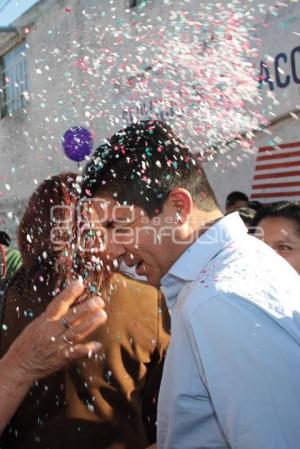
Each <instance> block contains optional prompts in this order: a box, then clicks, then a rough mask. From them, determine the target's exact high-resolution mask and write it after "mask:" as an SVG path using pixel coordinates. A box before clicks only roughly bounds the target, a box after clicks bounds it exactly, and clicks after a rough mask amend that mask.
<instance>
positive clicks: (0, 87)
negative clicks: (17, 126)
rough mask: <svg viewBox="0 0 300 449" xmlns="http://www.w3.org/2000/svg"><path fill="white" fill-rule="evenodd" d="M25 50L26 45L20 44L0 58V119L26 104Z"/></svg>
mask: <svg viewBox="0 0 300 449" xmlns="http://www.w3.org/2000/svg"><path fill="white" fill-rule="evenodd" d="M26 50H27V49H26V44H25V42H22V43H21V44H19V45H17V46H16V47H14V48H13V49H12V50H10V51H9V52H7V53H5V54H4V55H3V56H2V57H1V58H0V118H3V117H5V116H6V115H11V114H12V113H13V112H15V111H17V110H18V109H22V108H24V107H25V106H26V104H27V100H26V94H25V93H26V92H27V90H28V77H27V61H26Z"/></svg>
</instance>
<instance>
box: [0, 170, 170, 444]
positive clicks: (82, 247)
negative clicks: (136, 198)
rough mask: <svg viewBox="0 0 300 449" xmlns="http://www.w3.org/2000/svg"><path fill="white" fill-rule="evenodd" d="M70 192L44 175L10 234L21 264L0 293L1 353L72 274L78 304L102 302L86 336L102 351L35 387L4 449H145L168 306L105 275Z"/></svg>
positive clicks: (151, 291) (150, 437) (153, 292)
mask: <svg viewBox="0 0 300 449" xmlns="http://www.w3.org/2000/svg"><path fill="white" fill-rule="evenodd" d="M78 190H80V186H79V184H78V183H77V177H76V175H75V174H72V173H67V174H63V175H60V176H55V177H52V178H50V179H48V180H46V181H44V182H43V183H42V184H41V186H40V187H39V188H38V189H37V191H36V192H35V193H34V194H33V196H32V198H31V199H30V201H29V204H28V206H27V209H26V211H25V214H24V216H23V218H22V220H21V223H20V227H19V231H18V241H19V248H20V250H21V253H22V258H23V266H22V268H21V270H19V271H18V273H17V274H16V275H15V276H14V278H13V279H12V280H11V282H10V284H9V286H8V287H7V289H6V292H5V311H4V318H3V323H4V325H5V328H4V329H3V330H2V335H1V353H2V354H4V353H5V352H6V351H7V350H8V348H9V347H10V345H11V344H12V343H13V341H14V340H15V338H16V337H17V336H18V335H19V334H20V332H21V331H22V330H23V329H24V328H25V327H26V326H27V325H28V324H29V323H30V322H31V321H32V320H33V318H34V317H35V316H39V315H40V314H42V313H44V310H45V308H46V307H47V304H49V303H50V304H51V302H52V298H53V292H56V291H60V290H61V289H62V288H64V285H65V283H66V280H68V279H71V278H72V277H73V276H75V275H77V276H78V275H81V276H82V277H83V279H84V283H85V291H84V294H83V295H81V299H80V300H81V301H82V298H83V297H84V296H87V295H89V294H92V295H95V294H100V295H101V297H102V299H103V300H104V301H105V303H106V313H107V316H108V319H107V322H106V325H105V326H102V328H101V329H100V328H99V329H98V330H97V331H95V333H94V334H93V340H94V341H97V342H99V343H101V345H102V346H101V351H100V352H99V353H98V354H96V355H95V356H93V357H91V358H90V359H88V358H85V359H83V360H82V362H80V363H77V362H76V361H74V362H73V363H72V364H70V366H69V367H67V368H65V369H63V370H61V371H58V372H57V373H56V374H55V375H52V376H50V377H47V378H45V379H43V380H41V381H39V382H38V383H36V384H34V386H33V387H32V388H31V390H30V391H29V393H28V394H27V395H26V397H25V399H24V401H23V403H22V404H21V406H20V407H19V410H18V412H17V413H16V414H15V416H14V417H13V419H12V420H11V422H10V424H9V426H7V428H6V430H5V432H4V435H3V442H4V443H5V445H6V447H7V448H13V449H32V448H34V447H35V446H39V447H40V446H43V447H47V448H48V449H49V448H51V449H52V448H53V449H62V448H63V449H83V448H86V447H87V446H90V447H97V448H98V449H104V448H105V449H106V448H111V449H144V448H145V446H146V445H147V444H149V443H151V442H153V441H155V432H156V407H157V395H158V389H159V385H160V378H161V373H162V367H163V362H164V356H165V353H166V349H167V345H168V341H169V314H168V310H167V308H166V306H165V304H164V301H163V297H162V295H161V294H160V292H159V291H158V290H157V289H155V288H153V287H150V286H148V285H147V284H145V283H141V282H137V281H135V280H133V279H129V278H127V277H125V276H123V275H121V274H119V273H114V272H113V264H112V260H109V258H107V259H105V254H104V252H103V249H101V250H99V248H101V245H102V243H101V241H100V240H101V236H100V237H99V232H100V231H99V230H98V231H97V230H93V229H92V228H90V227H89V223H88V222H87V221H84V223H83V224H82V226H81V217H80V216H78V215H79V209H80V211H81V207H80V208H78V207H77V206H78ZM85 206H88V205H87V203H85ZM87 208H88V209H89V207H87ZM51 209H52V211H53V214H52V216H51V219H50V210H51ZM83 215H84V217H85V218H86V208H83ZM91 219H92V218H91ZM78 223H80V226H79V227H78ZM79 233H80V235H78V234H79ZM78 237H79V244H78V245H77V242H78ZM87 250H91V251H90V252H89V251H87ZM103 275H105V278H103Z"/></svg>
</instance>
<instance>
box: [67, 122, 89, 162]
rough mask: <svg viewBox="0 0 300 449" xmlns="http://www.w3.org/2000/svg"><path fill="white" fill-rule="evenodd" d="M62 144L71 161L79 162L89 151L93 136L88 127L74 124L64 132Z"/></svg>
mask: <svg viewBox="0 0 300 449" xmlns="http://www.w3.org/2000/svg"><path fill="white" fill-rule="evenodd" d="M62 144H63V148H64V152H65V155H66V156H67V157H68V158H69V159H71V160H72V161H76V162H80V161H83V159H84V158H85V157H86V156H88V155H89V154H90V153H91V151H92V149H93V138H92V135H91V133H90V131H89V130H88V129H86V128H82V127H81V126H74V127H73V128H70V129H68V130H67V131H66V132H65V134H64V136H63V141H62Z"/></svg>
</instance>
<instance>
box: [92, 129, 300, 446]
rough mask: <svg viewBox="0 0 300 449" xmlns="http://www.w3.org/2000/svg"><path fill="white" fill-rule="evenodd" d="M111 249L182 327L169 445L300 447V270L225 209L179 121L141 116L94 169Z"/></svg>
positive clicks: (166, 400) (167, 424) (168, 402)
mask: <svg viewBox="0 0 300 449" xmlns="http://www.w3.org/2000/svg"><path fill="white" fill-rule="evenodd" d="M84 179H85V181H84V190H85V191H88V192H90V194H91V195H92V196H94V197H95V198H97V197H99V198H102V201H101V202H100V203H99V204H100V205H99V207H97V202H96V203H95V204H96V206H95V207H96V210H97V213H98V216H99V217H100V218H101V221H102V225H103V228H104V229H105V238H106V239H107V242H108V245H109V251H110V252H111V255H112V256H113V257H116V258H121V257H123V258H124V259H125V262H126V263H127V264H128V265H133V264H134V265H136V272H137V274H139V275H146V276H147V279H148V281H149V282H150V283H152V284H154V285H159V284H160V285H161V286H162V290H163V292H164V294H165V296H166V298H167V302H168V306H169V308H170V310H171V317H172V337H171V344H170V347H169V350H168V354H167V359H166V364H165V367H164V374H163V380H162V385H161V389H160V396H159V406H158V436H157V446H158V448H159V449H209V448H211V449H223V448H235V449H297V448H298V447H299V448H300V405H299V404H300V347H299V343H300V299H299V292H300V288H299V287H300V280H299V279H300V278H299V276H298V274H297V273H296V272H295V271H294V270H293V269H292V268H291V267H290V266H289V264H288V263H287V262H286V261H285V260H284V259H282V258H281V257H280V256H278V255H277V254H276V253H275V252H273V250H271V249H270V248H268V247H267V245H265V244H264V243H263V242H261V241H259V240H257V239H255V238H254V237H252V236H248V234H247V230H246V227H245V226H244V225H243V223H242V221H241V219H240V218H239V216H238V214H237V213H234V214H231V215H228V216H227V217H225V218H223V217H222V214H221V212H220V210H219V207H218V205H217V202H216V199H215V197H214V194H213V192H212V190H211V188H210V186H209V183H208V181H207V179H206V176H205V174H204V173H203V171H202V170H201V167H200V166H199V162H198V160H197V159H196V157H193V155H192V154H191V153H190V152H189V150H188V149H187V148H186V147H185V146H184V145H183V144H182V142H180V141H179V139H178V138H177V137H176V136H175V134H174V133H173V131H172V129H171V128H169V127H168V126H167V125H165V124H163V123H160V122H153V121H152V122H151V121H147V122H140V123H137V124H134V125H131V126H130V127H128V128H126V129H125V130H122V131H120V132H119V133H117V134H116V135H114V136H113V137H112V138H111V139H110V141H109V144H108V145H105V146H104V147H101V150H99V151H98V152H97V151H96V154H95V155H94V157H93V159H92V161H91V162H90V163H89V164H88V165H87V167H86V170H85V178H84Z"/></svg>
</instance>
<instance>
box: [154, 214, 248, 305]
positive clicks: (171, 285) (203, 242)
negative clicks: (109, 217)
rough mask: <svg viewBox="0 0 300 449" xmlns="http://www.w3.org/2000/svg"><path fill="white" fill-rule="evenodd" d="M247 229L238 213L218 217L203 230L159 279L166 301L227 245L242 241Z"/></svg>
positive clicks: (174, 295) (194, 278)
mask: <svg viewBox="0 0 300 449" xmlns="http://www.w3.org/2000/svg"><path fill="white" fill-rule="evenodd" d="M246 234H247V228H246V226H245V225H244V223H243V221H242V220H241V218H240V216H239V214H238V212H234V213H231V214H229V215H226V216H225V217H223V218H221V219H220V220H219V221H217V223H215V224H214V225H212V226H211V227H210V228H209V229H208V230H207V231H205V232H204V233H203V234H202V235H201V236H200V237H199V238H198V239H197V240H196V241H195V242H194V243H192V245H191V246H189V247H188V248H187V249H186V250H185V251H184V253H183V254H182V255H181V256H180V257H179V259H177V261H176V262H175V263H174V264H173V265H172V267H171V268H170V270H169V271H168V273H167V274H166V275H165V276H164V277H163V278H162V279H161V285H162V291H163V293H164V294H165V296H166V297H167V299H168V300H169V301H170V300H172V299H174V298H176V296H177V295H178V293H179V291H180V290H181V287H182V286H183V285H184V284H186V283H187V282H191V281H195V280H196V279H197V277H198V275H199V273H200V272H201V270H202V269H203V268H204V267H205V266H206V265H207V263H208V262H209V261H210V260H211V259H213V258H214V257H215V256H216V255H217V254H218V253H219V252H220V251H221V250H222V248H224V247H225V246H227V244H228V243H229V242H232V241H233V240H237V239H240V238H244V236H245V235H246Z"/></svg>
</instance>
